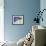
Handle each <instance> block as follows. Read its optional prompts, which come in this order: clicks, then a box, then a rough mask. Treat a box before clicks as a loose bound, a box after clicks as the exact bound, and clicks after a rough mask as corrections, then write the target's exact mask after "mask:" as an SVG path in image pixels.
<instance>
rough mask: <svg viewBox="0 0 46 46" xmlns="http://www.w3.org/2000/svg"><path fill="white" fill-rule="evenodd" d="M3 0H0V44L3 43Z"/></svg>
mask: <svg viewBox="0 0 46 46" xmlns="http://www.w3.org/2000/svg"><path fill="white" fill-rule="evenodd" d="M3 7H4V0H0V42H2V41H4V8H3Z"/></svg>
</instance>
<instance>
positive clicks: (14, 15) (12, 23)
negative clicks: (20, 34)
mask: <svg viewBox="0 0 46 46" xmlns="http://www.w3.org/2000/svg"><path fill="white" fill-rule="evenodd" d="M13 16H14V17H16V16H18V17H19V16H23V24H14V23H13V22H14V21H13V19H14V17H13ZM13 16H12V24H13V25H24V15H13Z"/></svg>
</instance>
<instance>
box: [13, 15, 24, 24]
mask: <svg viewBox="0 0 46 46" xmlns="http://www.w3.org/2000/svg"><path fill="white" fill-rule="evenodd" d="M12 24H13V25H23V24H24V16H23V15H13V16H12Z"/></svg>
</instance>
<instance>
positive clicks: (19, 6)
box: [4, 0, 40, 41]
mask: <svg viewBox="0 0 46 46" xmlns="http://www.w3.org/2000/svg"><path fill="white" fill-rule="evenodd" d="M4 2H5V7H4V35H5V40H7V41H18V40H19V39H20V38H22V37H24V36H25V35H26V34H27V33H28V32H29V31H30V30H31V27H32V25H34V24H36V23H35V22H33V19H34V17H36V14H35V12H37V11H39V9H40V0H5V1H4ZM12 15H24V25H12Z"/></svg>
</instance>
